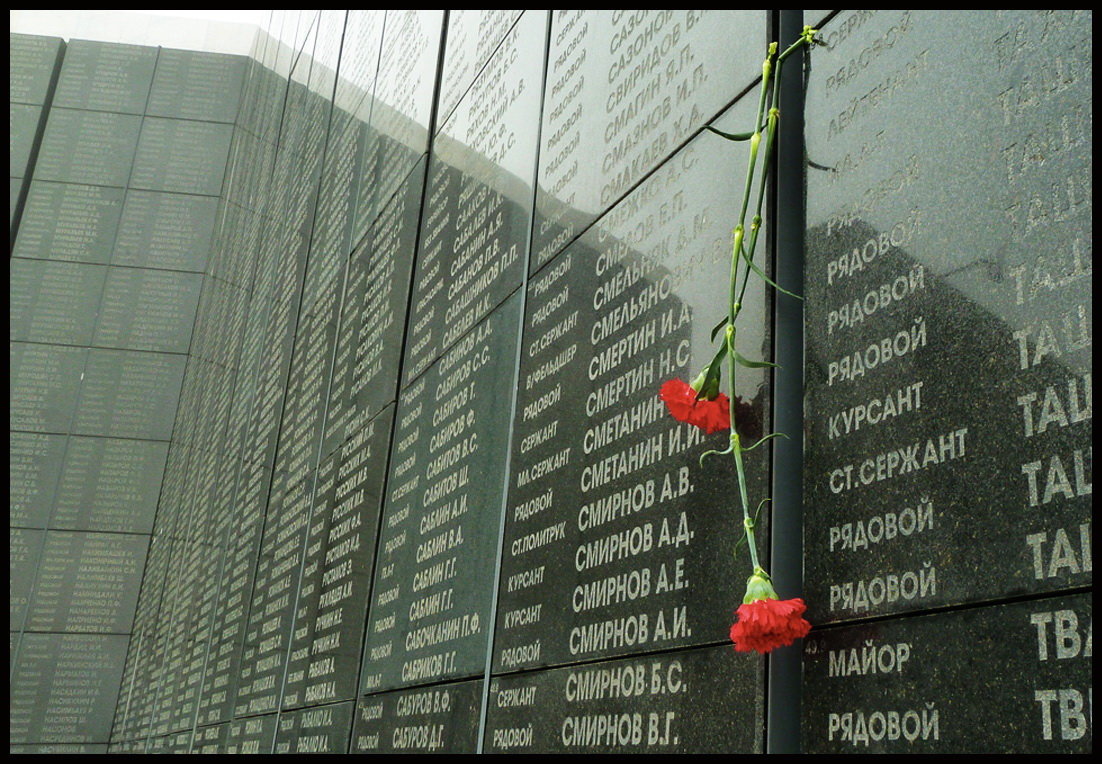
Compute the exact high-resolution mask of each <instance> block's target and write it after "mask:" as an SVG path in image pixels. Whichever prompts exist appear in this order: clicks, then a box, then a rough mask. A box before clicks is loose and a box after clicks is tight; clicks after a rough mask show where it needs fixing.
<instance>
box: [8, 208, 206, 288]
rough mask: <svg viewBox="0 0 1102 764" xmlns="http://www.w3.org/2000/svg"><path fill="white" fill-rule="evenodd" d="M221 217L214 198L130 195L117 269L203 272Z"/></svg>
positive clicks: (117, 248)
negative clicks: (137, 268)
mask: <svg viewBox="0 0 1102 764" xmlns="http://www.w3.org/2000/svg"><path fill="white" fill-rule="evenodd" d="M32 190H33V189H32ZM217 212H218V202H217V200H215V199H213V198H211V197H206V196H195V195H191V194H166V193H155V192H150V191H136V190H130V191H128V192H127V193H126V202H125V204H124V205H123V206H122V216H121V219H120V220H119V234H118V240H117V241H116V242H115V251H114V255H113V256H112V258H111V263H112V265H132V266H137V267H140V268H166V269H169V270H179V271H198V272H201V271H203V270H204V266H205V265H206V262H207V256H208V253H209V250H210V245H211V237H212V235H213V233H214V228H215V220H216V215H217ZM24 219H25V218H24ZM22 230H23V229H22V227H21V228H20V238H22V236H23V233H22Z"/></svg>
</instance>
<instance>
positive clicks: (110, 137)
mask: <svg viewBox="0 0 1102 764" xmlns="http://www.w3.org/2000/svg"><path fill="white" fill-rule="evenodd" d="M141 126H142V118H141V117H139V116H136V115H133V114H111V113H108V112H100V111H84V110H80V109H61V108H56V109H50V116H49V119H48V120H47V121H46V132H45V134H44V136H43V138H42V148H41V149H40V151H39V154H38V160H37V161H36V162H35V166H34V177H35V180H59V181H63V182H66V183H88V184H91V185H97V186H125V185H126V182H127V180H128V179H129V178H130V168H131V165H132V164H133V161H134V148H135V146H137V144H138V133H139V131H140V130H141Z"/></svg>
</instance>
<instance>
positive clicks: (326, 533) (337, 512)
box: [284, 407, 394, 707]
mask: <svg viewBox="0 0 1102 764" xmlns="http://www.w3.org/2000/svg"><path fill="white" fill-rule="evenodd" d="M393 419H394V409H393V408H392V407H388V408H387V409H386V410H384V411H383V412H382V413H380V414H379V416H377V417H376V418H374V419H372V420H371V421H370V422H368V424H367V425H366V426H364V428H363V429H362V430H361V431H360V432H359V433H357V435H355V436H353V437H352V438H350V439H349V440H348V441H347V442H346V443H345V444H344V445H343V446H342V447H341V448H340V450H339V451H338V452H337V453H335V454H334V455H333V459H332V462H333V465H334V467H335V468H336V469H335V472H334V474H333V475H332V480H333V485H332V490H331V492H330V493H329V495H328V496H327V497H325V500H326V502H327V505H328V506H327V507H326V510H325V512H324V514H321V516H320V517H319V514H320V513H318V512H315V513H314V515H313V516H312V517H311V533H313V530H314V527H315V526H316V527H319V528H321V529H322V530H321V531H320V535H319V538H318V540H317V541H316V542H315V544H311V542H310V540H308V541H307V559H306V564H305V566H304V576H303V585H302V586H301V587H300V595H299V598H300V602H301V600H302V597H303V593H304V592H305V591H306V581H307V576H306V571H311V568H312V566H316V570H314V571H312V574H313V579H312V582H313V584H314V586H315V587H316V603H315V606H314V609H313V618H312V620H307V621H306V623H305V624H304V626H305V628H303V626H300V619H299V618H298V617H296V621H295V624H296V626H295V633H294V640H293V641H292V646H291V664H290V667H289V670H288V678H287V689H286V690H285V691H284V707H287V705H288V700H289V699H290V697H291V695H292V688H293V686H294V685H293V683H292V676H293V673H292V672H293V670H294V669H295V667H296V652H297V651H299V650H301V651H302V653H303V657H304V660H302V661H301V662H300V665H301V666H302V668H301V670H302V672H303V677H302V679H301V681H300V682H299V684H300V685H301V693H300V697H298V698H297V700H296V701H295V702H298V703H300V704H305V705H316V704H319V703H327V702H332V701H335V700H346V699H347V700H350V699H352V698H354V697H355V695H356V681H357V678H358V674H359V667H360V657H361V654H362V651H363V642H364V631H365V622H366V617H367V610H368V599H369V593H370V586H371V574H372V571H373V569H374V565H373V563H374V560H375V546H376V541H377V536H378V528H379V515H380V512H381V510H382V503H383V497H382V488H383V479H384V477H385V475H386V458H387V452H388V449H389V444H390V434H391V427H392V424H393ZM319 481H320V475H319ZM319 487H320V482H319ZM317 504H318V497H317V496H315V505H317ZM314 545H316V546H317V549H316V551H315V550H313V549H312V547H313V546H314ZM300 635H301V636H300Z"/></svg>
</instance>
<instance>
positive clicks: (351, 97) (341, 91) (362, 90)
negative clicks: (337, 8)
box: [333, 9, 385, 124]
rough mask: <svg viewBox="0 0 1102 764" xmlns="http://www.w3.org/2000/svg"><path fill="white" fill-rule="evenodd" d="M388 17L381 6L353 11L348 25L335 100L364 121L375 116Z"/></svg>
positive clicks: (356, 118)
mask: <svg viewBox="0 0 1102 764" xmlns="http://www.w3.org/2000/svg"><path fill="white" fill-rule="evenodd" d="M384 16H385V12H384V11H383V10H380V9H374V10H372V9H360V10H349V11H348V17H347V19H346V21H345V25H344V44H343V46H342V47H341V61H340V71H339V76H338V77H337V83H336V89H335V91H334V94H333V103H334V106H335V107H336V109H337V110H339V111H343V112H344V113H346V114H347V115H348V116H349V117H351V118H352V119H354V120H356V121H358V122H361V123H364V124H366V123H367V122H368V120H369V119H370V117H371V99H370V96H371V95H372V93H373V92H374V90H375V75H376V74H377V73H378V69H379V48H380V46H381V44H382V33H383V19H384Z"/></svg>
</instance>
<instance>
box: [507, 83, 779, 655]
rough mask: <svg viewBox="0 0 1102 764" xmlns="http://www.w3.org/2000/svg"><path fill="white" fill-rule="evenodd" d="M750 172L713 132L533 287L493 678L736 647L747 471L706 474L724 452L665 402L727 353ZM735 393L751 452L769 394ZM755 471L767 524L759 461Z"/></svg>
mask: <svg viewBox="0 0 1102 764" xmlns="http://www.w3.org/2000/svg"><path fill="white" fill-rule="evenodd" d="M755 105H756V104H755ZM749 108H750V105H749V104H746V105H740V106H738V107H736V110H735V112H734V113H733V114H729V115H728V116H727V117H725V120H724V121H723V122H722V123H721V124H722V125H723V126H724V127H725V128H726V129H730V125H732V124H737V123H738V120H739V119H741V120H742V121H743V122H745V120H746V116H747V113H748V112H749ZM749 113H750V114H751V116H750V120H751V121H752V120H753V117H752V112H749ZM744 163H745V157H744V150H743V149H742V147H741V146H740V147H737V149H735V148H732V144H729V143H727V142H725V141H722V140H721V139H719V138H717V137H715V136H713V135H712V134H710V133H706V134H702V135H700V136H699V137H698V138H697V139H695V140H694V141H693V142H691V143H690V144H688V146H686V147H685V148H684V149H683V150H682V151H680V152H679V153H677V154H675V155H674V156H673V158H672V159H671V160H670V161H669V162H668V163H667V164H666V165H664V166H663V167H662V168H660V169H659V170H658V171H657V172H656V173H655V174H654V175H652V176H651V177H650V178H648V180H647V181H646V182H645V183H644V184H643V185H642V186H640V187H639V188H638V189H636V191H635V192H633V193H632V194H631V195H629V196H628V197H627V198H626V199H625V200H624V202H623V203H621V204H620V205H619V206H617V207H616V208H614V209H613V210H612V211H611V212H610V213H609V214H608V215H606V216H605V217H604V218H602V219H601V220H599V221H598V222H597V223H596V225H595V226H594V227H592V228H591V229H589V231H587V232H586V234H585V235H583V236H582V237H581V238H580V239H578V240H577V241H576V242H575V243H574V244H572V245H570V246H568V247H567V249H566V250H565V251H564V252H563V253H562V254H561V255H559V256H558V257H557V258H556V259H554V260H553V261H552V262H551V263H550V264H549V265H548V267H547V268H546V269H545V270H544V271H542V272H541V273H539V274H538V275H537V276H536V277H534V278H533V279H532V280H531V281H530V282H529V286H528V299H527V302H526V306H525V312H526V317H525V332H524V339H523V342H522V346H521V351H522V353H521V370H520V379H519V381H518V387H519V390H520V392H519V400H518V404H517V415H516V418H515V423H514V432H513V446H512V449H513V451H512V453H513V458H512V463H511V465H510V473H511V474H510V492H509V500H508V504H507V517H506V530H505V539H504V553H503V561H502V571H501V591H500V595H499V601H498V622H497V632H496V637H495V640H494V653H495V657H494V665H495V669H496V670H504V671H509V670H515V669H519V668H532V667H536V666H545V665H554V664H558V663H567V662H573V661H577V660H582V659H591V658H598V657H602V658H603V657H610V656H615V655H625V654H630V653H633V652H640V651H649V650H654V649H663V648H671V647H675V646H686V645H693V644H704V643H709V642H712V643H714V642H718V641H722V640H724V639H726V636H727V633H728V630H729V628H730V623H731V616H732V612H733V610H734V609H735V608H736V607H737V605H738V604H740V603H741V599H742V594H743V583H742V582H743V581H745V578H746V576H748V575H749V573H750V563H749V557H748V555H747V554H746V551H745V549H741V550H736V548H735V544H736V542H737V541H738V539H739V538H740V537H741V535H742V534H741V529H742V514H741V509H740V507H739V505H738V492H737V483H736V480H735V467H734V465H733V463H731V462H730V461H729V460H728V458H725V457H711V458H710V461H706V462H705V463H704V464H703V466H702V465H701V462H700V458H701V455H702V454H703V453H704V452H705V451H707V450H712V449H714V450H722V449H724V448H725V447H726V446H727V445H728V438H729V436H728V435H727V434H726V432H724V433H714V434H712V435H705V434H704V433H703V431H702V430H700V429H698V428H696V427H693V426H691V425H685V424H681V423H678V422H676V421H675V420H674V419H673V418H672V417H671V416H670V415H669V413H668V412H667V410H666V406H665V404H663V403H662V401H661V400H660V399H659V398H658V391H659V389H660V388H661V386H662V384H663V383H664V382H665V381H666V380H669V379H673V378H680V379H683V380H686V381H687V380H690V379H692V378H693V377H695V376H696V374H697V373H698V372H699V370H700V369H702V368H703V367H704V366H705V365H706V364H708V363H709V362H710V361H711V359H712V357H713V356H714V354H715V346H714V344H713V343H712V342H711V341H710V336H709V335H710V333H711V330H712V328H713V327H714V325H715V323H716V321H717V319H720V318H722V317H723V315H724V313H725V312H726V311H725V305H726V303H727V300H728V284H729V273H730V261H729V258H730V246H731V245H730V241H729V236H730V230H731V227H732V222H731V217H730V212H729V210H730V207H731V205H732V196H733V195H734V191H733V190H732V188H733V187H734V186H736V185H737V181H735V179H736V178H740V177H742V175H743V174H744V172H745V170H744V167H745V164H744ZM759 256H760V255H759ZM763 286H764V285H763V283H762V282H761V281H760V280H756V281H754V282H752V283H751V285H750V287H749V288H748V290H747V292H746V295H745V297H744V299H743V310H742V313H741V315H740V318H739V327H740V334H739V335H738V338H737V343H738V347H739V350H740V352H741V353H742V355H743V356H745V357H747V358H752V359H763V358H768V353H769V332H768V329H767V325H766V312H765V311H766V303H765V298H764V289H763ZM728 379H729V371H728V369H726V368H725V369H724V380H725V382H724V384H725V385H726V384H727V380H728ZM736 392H737V394H738V396H739V398H740V402H739V412H738V415H739V416H740V420H741V421H742V422H743V423H744V426H743V428H742V431H741V432H740V435H741V436H742V438H743V439H744V445H746V446H750V445H752V444H753V443H754V442H756V441H757V439H758V438H760V437H761V435H762V433H763V428H764V425H763V422H764V421H767V420H768V413H767V412H768V411H769V406H770V403H769V397H770V396H769V389H768V387H767V378H766V376H765V375H764V374H763V373H762V371H761V369H747V368H742V367H739V370H738V378H737V384H736ZM746 465H747V474H748V478H749V482H750V490H749V495H750V497H751V499H750V501H751V510H753V508H755V507H757V505H758V502H759V501H761V499H762V498H764V496H765V493H764V491H765V480H766V475H767V473H766V461H765V454H764V453H763V451H762V450H759V451H755V452H750V453H748V454H747V455H746ZM761 522H762V523H763V524H764V523H765V518H763V519H762V521H761ZM762 528H763V526H759V529H762ZM762 535H764V532H763V534H762ZM760 539H761V536H759V541H760ZM733 552H734V554H735V558H734V560H732V553H733ZM778 585H782V586H783V582H778Z"/></svg>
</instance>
